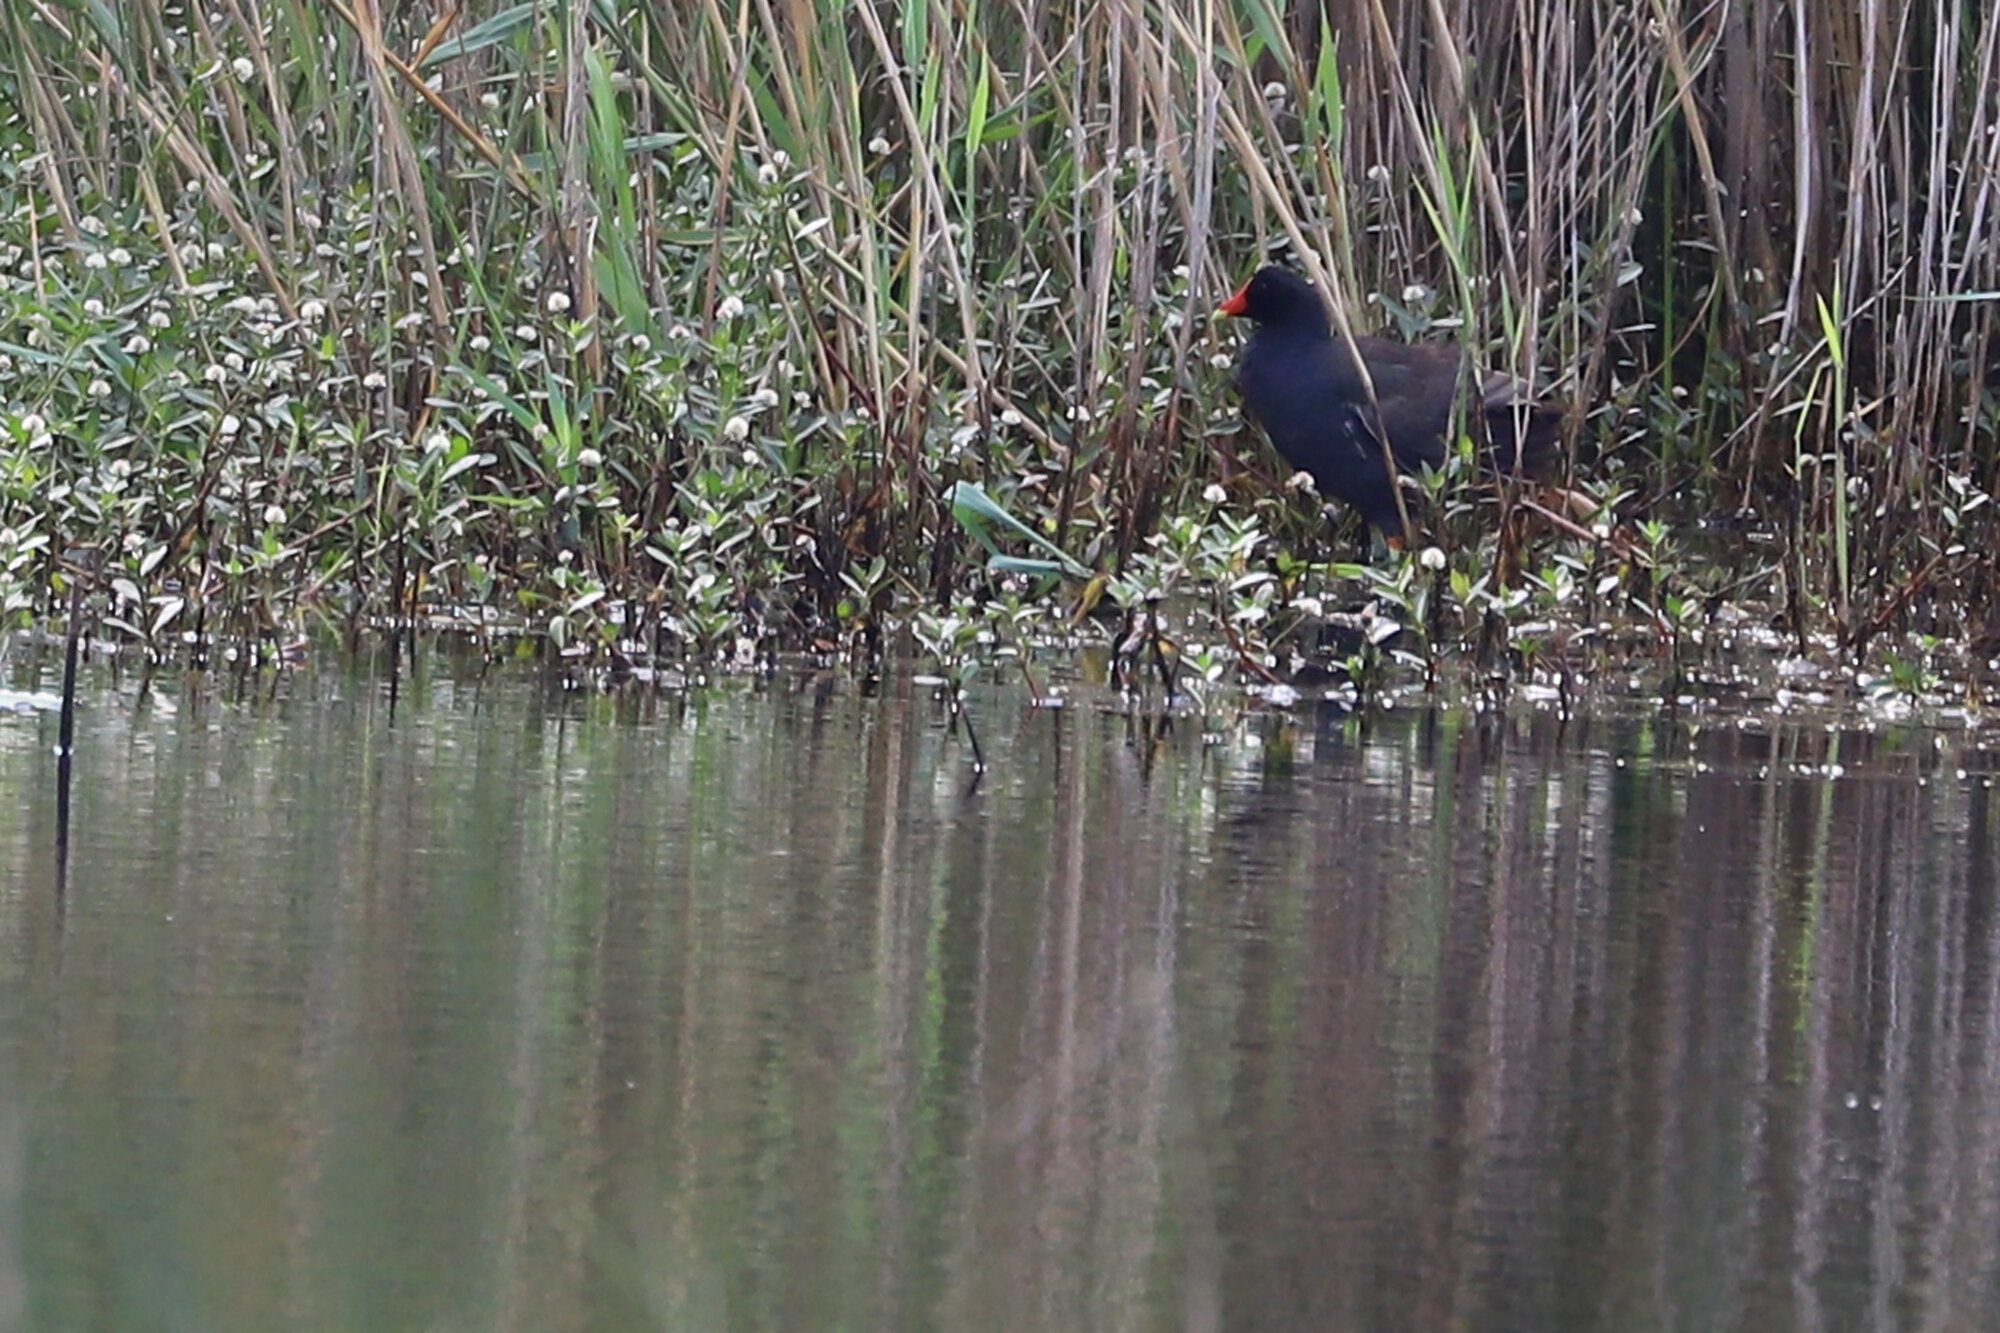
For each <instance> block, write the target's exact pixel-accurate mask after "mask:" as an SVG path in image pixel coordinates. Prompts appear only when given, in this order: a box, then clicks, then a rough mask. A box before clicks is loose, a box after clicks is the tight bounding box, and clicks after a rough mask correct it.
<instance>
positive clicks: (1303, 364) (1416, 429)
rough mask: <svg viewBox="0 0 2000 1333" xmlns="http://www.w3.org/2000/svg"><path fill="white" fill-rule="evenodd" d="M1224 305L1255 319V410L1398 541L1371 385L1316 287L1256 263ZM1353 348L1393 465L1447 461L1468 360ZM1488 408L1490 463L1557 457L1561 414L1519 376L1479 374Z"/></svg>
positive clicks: (1361, 342) (1531, 463)
mask: <svg viewBox="0 0 2000 1333" xmlns="http://www.w3.org/2000/svg"><path fill="white" fill-rule="evenodd" d="M1217 313H1218V314H1223V315H1235V316H1242V317H1245V318H1248V319H1250V320H1253V321H1255V323H1256V325H1257V329H1256V331H1255V332H1254V333H1252V334H1251V335H1250V342H1249V345H1248V346H1246V347H1245V348H1244V349H1243V361H1242V365H1241V367H1240V368H1239V369H1238V371H1237V374H1236V385H1237V388H1238V389H1239V390H1240V391H1241V392H1242V394H1243V401H1244V403H1245V404H1246V405H1247V406H1248V407H1249V409H1250V414H1251V415H1252V416H1253V417H1255V418H1256V419H1257V422H1258V424H1260V425H1261V426H1263V428H1264V432H1265V434H1267V435H1269V436H1270V437H1271V443H1272V444H1273V445H1274V446H1276V448H1277V450H1278V452H1279V453H1280V454H1282V455H1283V456H1284V459H1285V461H1286V462H1287V463H1289V464H1290V465H1291V466H1292V467H1294V468H1296V469H1297V470H1299V471H1301V472H1306V473H1310V474H1311V475H1312V479H1313V482H1314V484H1315V485H1317V486H1318V488H1319V493H1320V494H1321V495H1323V496H1337V497H1338V498H1340V499H1342V500H1345V501H1346V502H1347V503H1348V504H1351V505H1353V506H1354V507H1355V508H1356V509H1358V510H1360V511H1361V517H1362V518H1364V519H1366V520H1367V521H1368V523H1369V525H1370V526H1371V527H1373V528H1375V529H1376V530H1377V531H1379V532H1380V533H1382V535H1383V536H1384V537H1386V538H1387V539H1388V540H1389V542H1390V543H1391V544H1392V545H1394V544H1397V543H1398V542H1399V541H1400V539H1401V537H1402V536H1403V520H1402V518H1401V516H1400V515H1399V514H1398V512H1397V509H1396V492H1395V483H1394V482H1393V481H1392V480H1391V479H1390V476H1389V469H1388V468H1387V467H1386V466H1385V465H1384V463H1383V460H1382V445H1381V443H1380V441H1379V440H1378V438H1377V436H1376V433H1375V429H1374V423H1375V421H1376V415H1375V412H1374V410H1373V409H1371V408H1370V406H1369V403H1368V390H1367V388H1366V387H1365V386H1364V385H1363V383H1362V380H1361V376H1360V374H1359V372H1358V371H1357V369H1356V367H1355V364H1354V357H1353V356H1352V355H1351V354H1350V353H1349V352H1348V349H1347V344H1346V342H1345V341H1344V340H1342V339H1341V337H1340V336H1339V335H1338V334H1336V333H1335V332H1334V331H1333V330H1332V328H1331V327H1329V325H1328V322H1327V312H1326V307H1325V306H1324V305H1322V304H1321V302H1320V297H1319V292H1318V291H1316V290H1315V289H1314V288H1313V286H1312V285H1311V284H1310V283H1308V282H1307V281H1306V280H1305V279H1304V278H1302V277H1300V276H1299V275H1298V274H1296V273H1294V272H1292V271H1291V270H1289V269H1283V268H1277V267H1275V266H1273V267H1268V268H1262V269H1259V270H1258V271H1257V273H1256V275H1255V276H1254V277H1252V278H1251V279H1250V281H1249V282H1247V283H1245V284H1244V285H1243V287H1242V289H1241V290H1240V291H1238V292H1237V293H1236V294H1235V295H1234V296H1232V297H1230V298H1229V299H1228V300H1227V301H1224V302H1223V303H1222V305H1221V308H1220V309H1219V310H1218V311H1217ZM1354 350H1355V351H1356V352H1359V353H1360V356H1361V361H1362V364H1364V365H1366V366H1367V367H1368V376H1369V379H1370V380H1372V381H1373V382H1374V385H1375V402H1376V403H1377V404H1378V405H1379V406H1380V408H1381V417H1380V420H1381V423H1382V430H1383V432H1384V433H1385V434H1386V435H1387V436H1388V440H1389V452H1390V454H1391V455H1393V456H1394V458H1395V460H1396V466H1397V468H1398V469H1399V470H1400V471H1402V472H1406V473H1415V472H1417V471H1419V470H1420V469H1422V468H1424V467H1425V466H1429V467H1433V468H1441V467H1443V466H1444V461H1445V455H1446V440H1447V438H1448V437H1449V435H1450V432H1451V416H1452V408H1453V406H1454V405H1455V404H1456V403H1457V401H1458V395H1459V390H1460V384H1461V381H1462V380H1463V379H1464V378H1465V359H1464V357H1463V356H1462V355H1461V354H1460V352H1459V351H1458V350H1457V349H1456V348H1454V347H1450V346H1447V345H1444V344H1435V343H1425V344H1411V343H1398V342H1389V341H1387V340H1386V339H1382V338H1356V339H1355V340H1354ZM1479 388H1480V399H1479V407H1480V409H1481V410H1480V411H1479V413H1478V414H1477V415H1478V417H1479V418H1480V419H1479V420H1476V421H1474V422H1472V423H1470V425H1471V428H1472V429H1473V430H1474V431H1475V432H1477V431H1482V430H1483V432H1484V438H1483V443H1484V445H1485V451H1484V457H1485V460H1486V463H1487V466H1489V467H1491V468H1494V469H1496V470H1499V471H1504V472H1510V473H1519V474H1522V475H1528V476H1533V475H1536V474H1538V473H1540V472H1541V471H1543V470H1544V469H1546V468H1547V466H1548V465H1549V464H1550V463H1551V462H1552V461H1553V460H1554V458H1555V452H1556V433H1557V426H1558V424H1559V422H1560V421H1561V416H1562V414H1561V413H1560V412H1559V411H1557V410H1554V409H1551V408H1548V407H1541V406H1533V405H1526V404H1523V403H1522V402H1521V401H1520V398H1519V395H1520V392H1521V385H1520V382H1519V381H1518V380H1516V379H1515V378H1514V377H1513V376H1511V375H1504V374H1492V375H1487V376H1485V377H1484V378H1483V379H1481V380H1480V381H1479Z"/></svg>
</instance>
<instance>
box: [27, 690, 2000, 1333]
mask: <svg viewBox="0 0 2000 1333" xmlns="http://www.w3.org/2000/svg"><path fill="white" fill-rule="evenodd" d="M14 683H15V684H17V685H23V687H24V688H25V687H26V684H28V683H32V682H28V683H24V682H21V681H18V680H17V681H15V682H14ZM176 688H178V687H176ZM1106 702H1107V701H1104V700H1097V699H1093V698H1092V697H1091V696H1088V695H1086V694H1081V693H1080V694H1079V695H1078V696H1077V697H1076V698H1074V699H1073V700H1072V702H1071V705H1070V706H1069V707H1067V708H1064V709H1060V710H1053V709H1037V708H1034V707H1032V706H1031V705H1030V703H1029V700H1028V699H1027V698H1026V696H1025V695H1024V694H1022V693H1018V692H1014V691H1010V690H1006V689H1002V688H998V687H994V688H989V689H988V690H986V691H983V692H981V693H980V694H978V695H977V696H976V698H975V701H974V715H975V716H976V717H977V718H978V720H979V726H980V739H981V741H982V743H983V745H984V747H985V752H986V756H987V758H988V760H989V762H990V764H991V771H990V772H989V773H988V774H987V775H986V777H985V779H984V781H983V782H981V783H978V784H977V785H974V784H972V783H971V782H970V781H969V777H970V774H969V752H968V749H967V747H966V745H965V743H964V741H963V738H962V737H961V736H958V735H955V734H953V733H952V732H951V731H950V730H949V727H948V721H947V718H946V717H945V715H944V713H943V712H942V710H941V709H940V708H939V707H938V705H937V703H936V702H935V700H934V699H932V698H931V697H930V695H929V694H928V692H926V691H924V690H922V689H920V688H916V687H913V686H909V685H902V686H889V687H886V689H885V691H884V693H883V695H882V696H881V697H874V698H871V697H864V696H863V695H862V694H861V693H860V692H859V691H858V690H857V689H856V688H855V687H854V686H853V684H852V683H851V682H848V681H846V680H844V679H834V678H826V679H785V680H780V681H771V682H764V683H755V684H751V683H740V684H734V685H726V686H722V687H718V688H715V689H712V690H709V691H706V692H703V693H700V694H697V695H695V696H693V697H691V698H684V699H682V698H649V699H633V698H623V699H620V698H606V697H601V696H586V695H581V694H578V693H576V692H572V691H564V690H562V689H560V688H556V687H553V686H550V685H548V684H546V683H544V682H542V681H540V680H539V679H537V678H535V677H532V676H517V677H507V678H503V679H488V680H484V681H481V680H479V679H477V678H475V677H473V676H471V675H470V674H468V675H466V676H465V677H464V678H458V677H455V676H454V675H453V674H452V669H451V668H450V667H449V666H448V665H447V664H444V663H432V664H430V666H429V671H428V674H427V675H426V676H420V678H419V679H418V681H417V682H416V683H415V684H414V686H411V685H406V686H405V688H404V690H403V692H402V697H401V698H400V699H399V700H398V702H397V705H396V707H395V709H394V710H393V711H392V710H391V708H390V706H389V700H388V695H387V691H386V690H385V688H384V687H383V686H382V685H381V684H380V683H379V682H377V681H375V680H372V679H367V678H362V677H357V676H351V675H346V674H342V673H340V672H338V671H309V672H304V673H301V674H299V675H298V676H296V677H293V678H289V679H287V680H285V681H282V682H280V683H279V684H278V686H277V687H276V689H275V690H271V689H270V688H269V686H268V683H267V686H266V689H265V692H264V693H263V694H262V695H261V696H260V697H259V698H257V699H254V700H249V701H240V700H238V701H232V700H229V699H224V698H217V697H214V696H213V695H210V694H207V693H201V692H188V693H177V692H168V693H164V694H163V693H161V692H160V691H159V690H157V689H149V690H141V689H140V688H138V687H137V686H135V685H131V684H116V685H107V686H106V687H105V688H104V689H103V691H102V692H101V693H100V694H98V695H96V696H95V697H94V698H93V701H92V703H91V706H90V707H89V708H88V709H87V710H86V711H85V714H84V716H83V719H82V722H81V726H80V736H79V754H78V761H77V813H76V828H75V834H74V837H75V843H74V846H75V850H74V853H73V856H74V861H73V866H72V872H71V878H70V882H69V885H68V890H67V894H66V896H65V897H63V898H62V899H60V900H59V899H58V895H57V893H56V888H55V884H54V882H53V878H52V868H51V861H52V858H51V856H50V848H51V845H52V842H53V818H54V816H53V811H54V796H53V772H54V765H53V760H52V757H51V749H52V746H53V742H54V736H55V723H54V719H53V718H52V717H48V716H46V715H18V716H8V717H5V718H0V785H4V789H5V791H6V792H8V793H9V797H8V799H7V800H6V801H5V802H4V803H0V862H4V866H5V875H4V879H0V1328H9V1329H11V1328H22V1329H36V1330H43V1329H46V1330H72V1329H84V1328H96V1329H114V1330H123V1329H135V1330H136V1329H148V1330H151V1329H189V1330H194V1329H200V1330H235V1329H243V1330H270V1329H281V1328H282V1329H294V1328H296V1329H330V1330H331V1329H342V1330H344V1329H355V1330H393V1329H413V1330H415V1329H424V1330H453V1329H464V1330H487V1329H510V1328H512V1329H526V1330H557V1329H592V1330H595V1329H605V1330H610V1329H646V1328H660V1329H677V1330H678V1329H754V1330H774V1331H776V1330H785V1331H790V1330H811V1329H836V1328H866V1329H944V1330H981V1329H990V1330H1023V1329H1050V1330H1057V1329H1078V1330H1081V1329H1091V1330H1100V1329H1176V1330H1207V1329H1216V1330H1221V1329H1229V1330H1239V1329H1307V1328H1311V1329H1382V1330H1412V1329H1414V1330H1430V1329H1436V1330H1445V1329H1482V1330H1485V1329H1523V1330H1548V1329H1585V1330H1595V1329H1603V1330H1630V1329H1686V1330H1701V1331H1703V1333H1706V1331H1708V1330H1723V1329H1756V1330H1784V1329H1799V1330H1811V1329H1821V1328H1826V1329H1843V1330H1845V1329H1891V1328H1895V1329H1903V1328H1935V1329H1943V1330H1957V1329H1973V1328H1994V1327H2000V1291H1996V1286H2000V1043H1996V1018H1995V1015H1996V1003H1995V1000H1996V996H1995V977H1996V973H1995V967H1994V959H1995V953H1996V949H2000V920H1996V914H1995V911H1994V893H1995V880H1996V869H1997V868H2000V851H1996V846H1995V838H1994V823H1995V815H1996V809H1997V807H1996V800H2000V798H1996V796H1995V794H1994V792H1993V790H1992V781H1991V774H1992V772H1993V771H1994V769H1995V768H1996V767H2000V765H1996V764H1995V762H1994V760H1993V756H1992V754H1991V752H1990V751H1989V750H1987V749H1984V748H1982V745H1981V743H1980V742H1979V741H1978V740H1977V739H1976V738H1974V737H1970V736H1968V735H1966V734H1963V733H1960V734H1941V733H1932V732H1928V731H1924V730H1921V729H1916V728H1911V729H1908V730H1901V731H1875V730H1870V729H1867V728H1865V727H1862V726H1830V725H1828V724H1826V723H1824V722H1821V721H1783V720H1770V721H1763V722H1746V723H1742V724H1737V723H1733V722H1726V721H1721V720H1717V719H1714V718H1705V719H1702V720H1701V721H1700V722H1699V724H1696V723H1692V722H1690V721H1689V720H1687V719H1686V718H1681V719H1671V718H1632V719H1626V720H1611V721H1595V722H1588V721H1573V722H1570V723H1569V724H1567V725H1563V724H1561V723H1559V722H1558V721H1557V720H1556V719H1554V718H1553V717H1549V716H1546V715H1541V714H1537V713H1533V712H1522V713H1520V714H1517V715H1514V716H1509V717H1490V716H1489V717H1474V716H1471V715H1466V714H1457V715H1434V714H1414V713H1392V714H1389V715H1387V716H1381V717H1377V718H1374V719H1372V720H1370V721H1369V722H1367V723H1366V724H1365V725H1364V724H1362V723H1360V722H1357V721H1355V720H1354V719H1351V718H1347V717H1344V716H1341V715H1338V714H1334V713H1326V714H1316V713H1314V712H1312V711H1310V710H1307V711H1304V712H1301V713H1299V714H1296V715H1282V714H1275V713H1252V714H1244V715H1241V716H1236V715H1232V716H1228V717H1217V718H1214V719H1211V720H1210V721H1209V722H1208V723H1206V724H1203V723H1200V722H1196V721H1191V720H1188V719H1182V720H1180V721H1179V722H1177V723H1174V724H1171V725H1168V726H1163V725H1162V724H1161V723H1160V722H1158V721H1157V720H1153V719H1146V718H1138V717H1128V716H1124V715H1120V714H1119V713H1117V712H1115V711H1113V710H1111V709H1109V708H1107V707H1104V706H1102V705H1103V704H1104V703H1106ZM1961 770H1963V772H1961Z"/></svg>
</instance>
